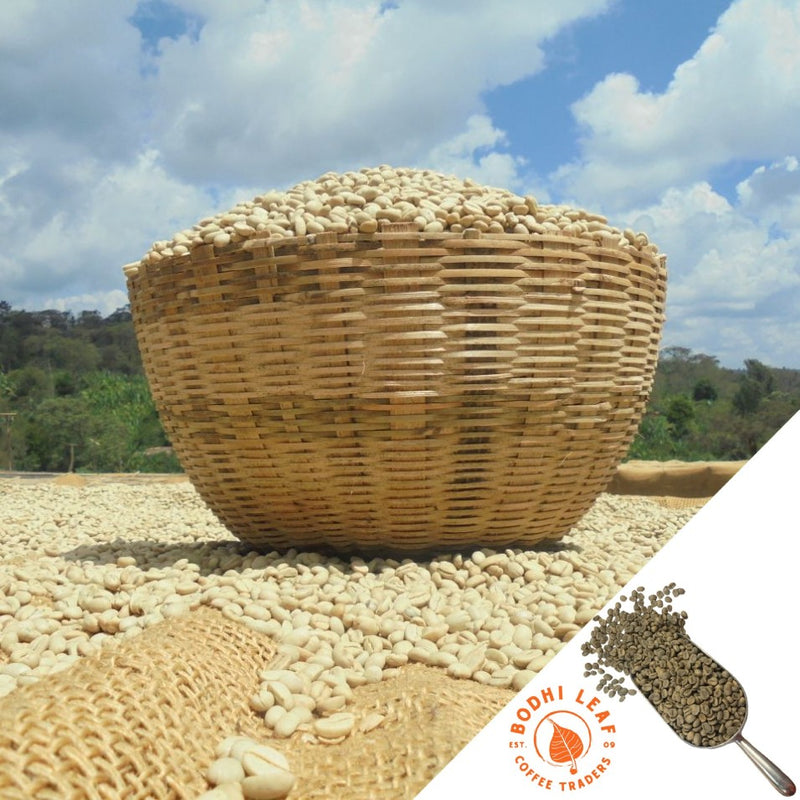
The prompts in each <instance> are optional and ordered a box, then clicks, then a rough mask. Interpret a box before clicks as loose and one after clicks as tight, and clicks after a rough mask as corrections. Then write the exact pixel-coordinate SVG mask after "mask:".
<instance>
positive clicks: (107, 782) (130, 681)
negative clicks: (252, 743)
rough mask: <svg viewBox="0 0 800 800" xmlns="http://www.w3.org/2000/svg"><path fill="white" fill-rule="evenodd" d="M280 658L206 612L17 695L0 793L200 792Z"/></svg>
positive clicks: (9, 797)
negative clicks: (272, 662)
mask: <svg viewBox="0 0 800 800" xmlns="http://www.w3.org/2000/svg"><path fill="white" fill-rule="evenodd" d="M274 651H275V648H274V644H273V643H272V641H271V640H270V639H269V638H267V637H266V636H262V635H259V634H256V633H254V632H252V631H250V630H249V629H247V628H245V627H244V625H242V624H241V623H238V622H233V621H230V620H228V619H226V618H225V617H224V616H222V614H220V613H219V612H217V611H215V610H212V609H208V608H201V609H199V610H198V611H196V612H194V613H193V614H191V615H189V616H186V617H181V618H178V619H175V620H168V621H166V622H163V623H161V624H159V625H155V626H153V627H152V628H150V629H148V630H146V631H145V632H144V633H142V634H141V635H140V636H138V637H135V638H133V639H128V640H125V641H123V642H120V643H119V644H114V643H110V644H109V645H108V646H107V647H106V648H104V649H103V650H102V651H101V652H100V653H99V654H98V655H96V656H89V657H87V658H84V659H81V660H80V661H79V662H77V663H76V664H75V665H74V666H73V667H71V668H70V669H68V670H65V671H64V672H61V673H58V674H56V675H52V676H50V677H48V678H45V679H44V680H42V681H40V682H38V683H35V684H32V685H30V686H26V687H22V688H20V689H17V690H16V691H15V692H12V693H11V694H10V695H9V696H8V697H5V698H3V700H2V701H0V702H1V703H2V706H1V707H0V798H2V800H17V799H18V800H32V798H35V800H68V799H74V800H78V799H79V798H87V799H89V798H91V800H100V798H103V799H104V800H112V798H113V800H117V798H137V799H139V798H140V799H141V800H145V798H152V799H153V800H162V799H163V800H172V799H173V798H193V797H196V796H197V795H198V794H200V793H201V792H203V791H205V789H206V788H207V786H206V782H205V780H204V779H203V777H202V768H203V766H204V765H207V764H208V763H209V762H210V760H211V758H212V757H213V751H214V747H215V746H216V744H217V742H219V741H220V739H222V738H223V737H224V736H226V735H228V734H229V733H231V732H235V730H236V726H237V724H238V723H239V722H240V721H241V720H243V719H244V720H246V719H247V718H248V717H253V716H254V715H253V712H252V711H250V708H249V706H248V699H249V698H250V696H251V695H252V694H253V693H254V692H255V691H256V689H257V687H258V685H259V679H258V671H259V669H263V667H264V664H265V663H266V662H267V661H269V659H270V658H271V656H272V654H273V653H274Z"/></svg>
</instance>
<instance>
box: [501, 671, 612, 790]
mask: <svg viewBox="0 0 800 800" xmlns="http://www.w3.org/2000/svg"><path fill="white" fill-rule="evenodd" d="M606 706H607V701H606V700H605V699H601V698H600V697H598V696H597V695H596V694H595V693H594V692H593V690H587V689H584V688H567V687H564V686H562V685H558V686H555V687H549V686H548V687H546V688H544V689H541V690H540V691H539V692H537V693H536V694H532V695H531V696H530V697H528V698H527V699H526V700H525V703H524V704H523V705H520V706H518V707H517V709H516V712H515V720H514V721H513V722H512V723H511V724H510V726H509V733H510V734H511V737H510V738H509V742H508V747H509V749H510V750H511V751H513V768H514V770H515V771H516V772H517V773H518V774H519V775H520V777H522V778H523V779H524V780H526V781H530V782H531V783H532V784H533V785H534V786H536V787H537V788H539V789H543V790H545V791H555V792H565V793H570V792H575V791H579V790H581V789H585V788H586V787H587V786H591V785H592V784H594V783H596V782H597V781H598V780H600V779H601V778H602V777H603V775H604V774H605V773H606V771H607V770H608V769H609V767H610V766H611V764H612V757H611V756H612V752H613V748H614V746H615V741H614V735H615V734H616V728H615V726H614V723H613V719H612V715H611V711H610V710H609V709H608V708H607V707H606Z"/></svg>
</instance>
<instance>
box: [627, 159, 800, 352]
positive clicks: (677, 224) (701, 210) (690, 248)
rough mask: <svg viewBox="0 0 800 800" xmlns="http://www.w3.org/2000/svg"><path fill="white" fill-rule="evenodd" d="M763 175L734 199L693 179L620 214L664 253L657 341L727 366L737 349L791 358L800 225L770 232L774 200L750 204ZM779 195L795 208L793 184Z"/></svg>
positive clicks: (797, 310) (799, 329)
mask: <svg viewBox="0 0 800 800" xmlns="http://www.w3.org/2000/svg"><path fill="white" fill-rule="evenodd" d="M790 163H791V162H790ZM772 169H777V168H776V167H774V168H772ZM768 172H769V170H764V169H763V168H759V169H757V170H756V171H755V172H754V173H753V175H751V176H750V178H749V179H748V180H747V181H744V182H743V183H742V184H741V185H740V190H739V195H740V198H743V199H742V201H741V202H737V203H736V204H733V205H732V204H731V203H729V202H728V201H727V200H726V199H725V198H724V197H722V196H721V195H719V194H718V193H717V192H715V191H714V190H713V189H712V187H711V186H710V185H709V184H708V183H707V182H698V183H696V184H693V185H691V186H689V187H687V188H683V189H678V188H671V189H669V190H667V191H666V192H665V193H664V194H663V196H662V197H661V199H660V201H659V202H658V203H655V204H653V205H650V206H646V207H642V208H639V209H631V210H629V211H627V212H626V213H625V215H624V217H622V218H621V222H622V224H625V225H629V226H630V227H633V228H636V229H641V230H645V231H646V232H647V233H648V235H649V236H650V238H651V239H652V240H653V241H654V242H656V243H657V244H658V246H659V248H660V249H661V250H663V251H664V252H666V253H667V267H668V271H669V278H668V289H667V318H668V319H667V325H666V327H665V333H664V344H665V346H671V345H682V346H691V347H692V348H693V349H695V350H700V351H703V352H706V353H708V354H711V355H716V356H718V357H719V358H720V359H721V361H722V362H723V363H724V364H726V365H728V366H734V367H736V366H741V361H742V355H741V354H742V353H744V354H745V357H748V358H749V357H755V358H760V359H761V360H763V361H765V362H767V363H772V364H774V365H775V366H781V365H789V364H794V363H796V360H797V355H796V354H797V346H796V343H797V342H798V341H800V338H799V337H798V335H799V334H800V226H795V227H793V228H791V229H787V232H786V233H785V235H782V236H777V237H776V236H774V235H772V234H773V232H774V216H773V215H772V214H771V213H770V209H771V208H772V206H770V205H769V204H758V203H756V202H755V199H754V198H755V190H754V189H753V186H756V185H760V186H762V187H763V180H764V176H765V175H766V174H768ZM783 196H784V199H786V200H791V202H792V203H794V204H797V203H798V201H800V187H798V189H797V190H795V192H794V194H786V193H785V192H784V195H783ZM792 337H794V338H792Z"/></svg>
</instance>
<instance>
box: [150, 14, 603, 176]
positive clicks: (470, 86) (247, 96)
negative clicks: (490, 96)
mask: <svg viewBox="0 0 800 800" xmlns="http://www.w3.org/2000/svg"><path fill="white" fill-rule="evenodd" d="M606 4H607V3H606V2H605V0H580V1H579V2H573V3H570V4H564V3H562V4H547V5H543V4H540V3H536V4H519V3H515V2H512V0H501V1H500V2H494V3H483V2H478V0H467V1H466V2H463V1H462V2H459V3H455V2H441V3H435V4H432V3H427V2H423V1H422V0H405V2H401V3H399V4H398V5H397V6H396V7H392V8H390V9H388V10H382V9H381V5H380V4H379V3H378V2H366V1H363V0H362V1H361V2H344V0H323V1H322V2H316V3H313V4H311V3H307V2H299V3H296V4H288V3H270V4H266V5H261V6H253V7H252V8H250V7H249V6H247V7H246V8H247V9H248V10H247V11H246V12H245V13H244V14H241V13H240V14H237V15H233V14H229V13H227V12H226V11H223V8H224V7H223V6H221V5H219V6H218V7H216V10H209V9H208V8H207V7H206V6H205V5H204V6H203V8H204V10H205V11H206V12H207V13H208V14H209V17H208V19H207V21H206V25H205V27H204V28H203V30H202V32H201V34H200V36H199V39H198V40H197V41H196V42H195V41H192V40H191V39H189V38H187V37H184V38H181V39H179V40H177V41H174V42H168V43H165V44H164V47H163V55H162V57H161V58H160V60H159V64H158V75H157V78H156V79H155V80H154V84H153V91H154V96H155V97H156V99H157V107H158V108H159V109H160V113H159V114H158V116H157V118H156V128H157V130H158V131H159V139H160V141H161V142H162V151H163V155H164V158H165V163H166V164H167V165H168V168H169V169H171V170H174V171H175V172H176V173H177V174H179V175H180V176H182V177H184V178H185V179H188V180H192V181H196V180H208V179H212V180H216V179H218V177H219V176H220V175H223V174H224V175H228V176H232V177H233V178H234V179H235V180H238V181H244V180H251V179H252V177H253V175H257V176H260V177H261V179H262V181H264V182H266V183H270V184H273V183H275V184H278V185H284V184H285V183H286V182H287V181H292V182H293V181H294V180H298V179H300V178H313V177H315V176H316V175H318V174H320V173H322V172H325V171H327V170H329V169H351V168H358V167H361V166H365V165H369V164H378V163H395V164H408V163H414V162H418V161H419V160H420V159H421V158H422V157H423V156H426V155H427V154H428V153H429V151H431V150H432V149H433V148H434V147H436V146H437V145H439V144H440V143H441V142H443V141H446V140H449V139H452V138H453V137H454V136H457V135H458V134H459V133H460V132H462V130H463V129H464V126H465V122H466V120H467V119H468V118H469V117H470V116H472V115H475V114H481V113H482V112H483V107H482V103H481V99H480V94H481V92H483V91H486V90H488V89H490V88H492V87H495V86H498V85H502V84H505V83H510V82H513V81H516V80H519V79H521V78H522V77H525V76H527V75H530V74H533V73H535V72H536V71H538V70H540V69H541V68H542V66H543V56H542V51H541V49H540V46H539V45H540V43H541V42H542V41H543V39H544V38H546V37H547V36H550V35H552V34H553V33H555V32H556V31H557V30H558V29H559V28H560V27H563V26H564V25H565V24H567V23H569V22H572V21H574V20H576V19H578V18H581V17H584V16H586V15H588V14H594V13H597V12H598V11H600V10H601V9H602V8H603V7H604V6H605V5H606ZM183 6H184V7H185V8H187V10H191V11H197V10H198V7H197V5H196V4H195V3H189V2H185V3H183Z"/></svg>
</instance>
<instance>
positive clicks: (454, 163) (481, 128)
mask: <svg viewBox="0 0 800 800" xmlns="http://www.w3.org/2000/svg"><path fill="white" fill-rule="evenodd" d="M506 143H507V138H506V135H505V133H504V132H503V131H501V130H498V129H497V128H495V126H494V125H493V124H492V120H491V118H490V117H488V116H487V115H485V114H473V115H472V116H471V117H470V118H469V119H468V120H467V126H466V129H465V130H464V131H462V132H461V133H459V134H457V135H456V136H454V137H453V138H452V139H448V140H447V141H446V142H442V143H441V144H439V145H436V146H435V147H434V148H433V149H431V151H430V152H429V153H428V155H427V157H426V158H425V159H424V164H422V165H420V166H423V165H424V166H427V167H429V168H430V169H435V170H438V171H440V172H444V173H446V174H453V175H459V176H463V177H468V178H472V179H473V180H476V181H478V182H479V183H484V184H486V185H488V186H501V187H505V188H512V189H513V188H516V187H517V186H518V185H519V184H520V181H521V177H520V175H519V170H520V168H521V167H523V166H524V164H525V160H524V159H523V158H520V157H519V156H514V155H512V154H511V153H500V152H497V151H496V149H495V148H497V147H498V146H502V145H505V144H506Z"/></svg>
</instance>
